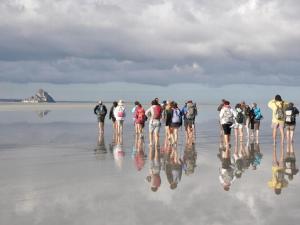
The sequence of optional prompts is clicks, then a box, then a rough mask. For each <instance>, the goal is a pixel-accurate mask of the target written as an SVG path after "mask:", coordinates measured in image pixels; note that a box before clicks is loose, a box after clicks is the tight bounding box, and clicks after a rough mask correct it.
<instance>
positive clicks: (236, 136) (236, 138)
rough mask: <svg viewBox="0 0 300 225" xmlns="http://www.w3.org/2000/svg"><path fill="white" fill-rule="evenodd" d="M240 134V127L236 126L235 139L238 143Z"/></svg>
mask: <svg viewBox="0 0 300 225" xmlns="http://www.w3.org/2000/svg"><path fill="white" fill-rule="evenodd" d="M238 136H239V129H238V128H234V140H235V143H238Z"/></svg>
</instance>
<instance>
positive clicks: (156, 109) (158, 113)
mask: <svg viewBox="0 0 300 225" xmlns="http://www.w3.org/2000/svg"><path fill="white" fill-rule="evenodd" d="M161 114H162V108H161V106H159V105H154V106H153V116H152V118H153V119H155V120H160V118H161Z"/></svg>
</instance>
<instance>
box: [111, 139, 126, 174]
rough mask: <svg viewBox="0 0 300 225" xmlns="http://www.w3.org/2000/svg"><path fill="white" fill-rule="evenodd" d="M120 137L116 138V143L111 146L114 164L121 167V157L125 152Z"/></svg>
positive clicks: (122, 157)
mask: <svg viewBox="0 0 300 225" xmlns="http://www.w3.org/2000/svg"><path fill="white" fill-rule="evenodd" d="M122 141H123V140H122V138H117V139H116V144H115V145H114V147H113V154H114V159H115V163H116V165H117V166H118V167H119V168H120V169H121V168H122V166H123V159H124V156H125V152H124V150H123V142H122Z"/></svg>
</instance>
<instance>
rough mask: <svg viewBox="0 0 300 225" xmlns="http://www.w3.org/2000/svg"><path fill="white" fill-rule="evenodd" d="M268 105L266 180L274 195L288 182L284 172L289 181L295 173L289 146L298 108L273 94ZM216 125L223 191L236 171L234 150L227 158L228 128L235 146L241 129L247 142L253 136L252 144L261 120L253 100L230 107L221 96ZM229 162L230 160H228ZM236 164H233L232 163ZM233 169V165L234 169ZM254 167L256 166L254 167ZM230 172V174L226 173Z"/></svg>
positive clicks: (226, 188)
mask: <svg viewBox="0 0 300 225" xmlns="http://www.w3.org/2000/svg"><path fill="white" fill-rule="evenodd" d="M268 107H269V108H270V109H271V110H272V125H271V127H272V137H273V166H272V180H271V181H270V182H269V183H268V185H269V187H270V188H273V189H274V191H275V193H276V194H280V193H281V189H282V188H283V187H286V186H287V184H288V182H287V180H286V179H285V175H287V176H288V178H289V179H290V180H291V179H292V178H293V175H295V174H296V173H297V172H298V169H296V167H295V161H296V159H295V153H294V148H293V142H294V131H295V128H296V116H297V115H299V111H298V109H297V108H296V107H295V106H294V104H293V103H292V102H290V103H288V102H287V101H284V100H282V98H281V96H280V95H276V96H275V98H274V99H272V100H270V101H269V103H268ZM218 111H219V112H220V113H219V118H220V125H221V136H220V137H221V143H222V145H220V149H221V147H222V146H224V148H222V151H221V152H220V159H221V161H222V167H221V168H220V181H221V184H222V185H223V187H224V190H229V188H230V185H231V184H232V182H233V181H234V178H235V177H238V175H239V174H236V173H233V171H237V172H239V173H240V170H239V169H238V167H239V165H238V164H237V163H236V162H238V161H239V157H238V155H237V154H236V150H235V152H234V154H233V157H231V151H230V149H231V143H230V136H231V129H234V134H235V146H236V147H235V149H236V148H237V146H238V144H240V146H243V145H244V144H243V133H244V129H246V132H247V137H248V138H247V143H248V142H249V138H250V135H251V137H253V139H254V137H255V139H256V144H259V128H260V122H261V120H262V119H263V115H262V112H261V110H260V108H259V107H258V106H257V104H256V103H253V104H252V105H251V107H250V106H249V105H247V104H245V102H241V103H238V104H236V105H235V107H234V108H233V107H231V106H230V102H229V101H227V100H225V99H223V100H222V103H221V104H220V106H219V107H218ZM284 129H286V133H285V134H284ZM278 130H279V131H280V158H279V160H278V158H277V152H276V144H277V131H278ZM284 140H286V157H284V150H283V149H284ZM232 161H233V163H231V162H232ZM234 164H235V165H236V167H234V166H233V165H234ZM233 168H236V170H234V169H233ZM255 169H256V167H255ZM230 175H232V176H230Z"/></svg>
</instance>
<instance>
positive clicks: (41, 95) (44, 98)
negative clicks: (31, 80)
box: [23, 89, 55, 103]
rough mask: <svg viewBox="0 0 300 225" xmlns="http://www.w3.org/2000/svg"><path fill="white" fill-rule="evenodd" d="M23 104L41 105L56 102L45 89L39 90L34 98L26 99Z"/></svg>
mask: <svg viewBox="0 0 300 225" xmlns="http://www.w3.org/2000/svg"><path fill="white" fill-rule="evenodd" d="M23 102H29V103H40V102H55V101H54V99H53V98H52V97H51V96H50V95H49V94H48V93H47V92H46V91H44V90H43V89H39V90H38V91H37V93H36V94H35V95H34V96H31V97H29V98H26V99H24V100H23Z"/></svg>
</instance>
